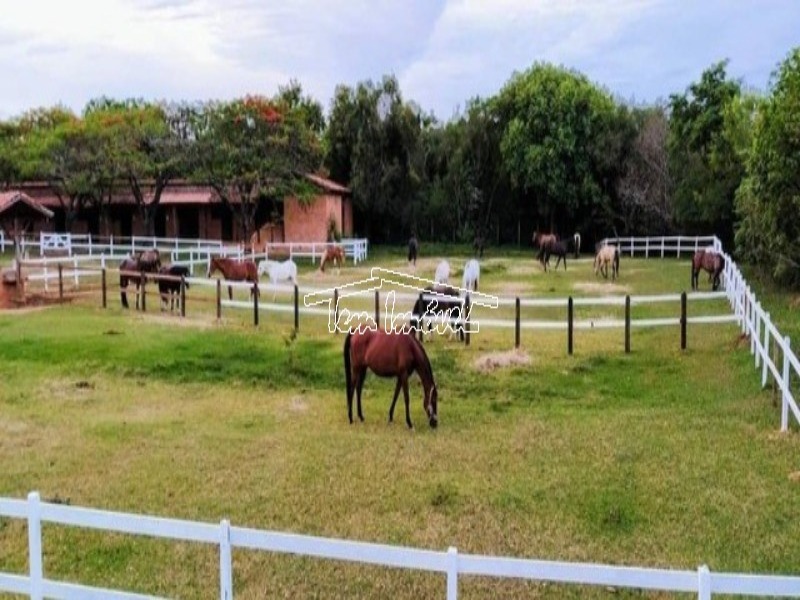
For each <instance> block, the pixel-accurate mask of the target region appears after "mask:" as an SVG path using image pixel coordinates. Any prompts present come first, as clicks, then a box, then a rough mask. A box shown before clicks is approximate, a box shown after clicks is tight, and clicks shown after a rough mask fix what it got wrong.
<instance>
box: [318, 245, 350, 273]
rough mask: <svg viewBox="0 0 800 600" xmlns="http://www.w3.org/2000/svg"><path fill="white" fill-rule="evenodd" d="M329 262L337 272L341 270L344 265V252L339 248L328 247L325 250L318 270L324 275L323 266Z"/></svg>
mask: <svg viewBox="0 0 800 600" xmlns="http://www.w3.org/2000/svg"><path fill="white" fill-rule="evenodd" d="M329 262H333V264H334V266H335V267H336V269H337V270H339V269H341V267H342V265H343V264H344V250H343V249H342V247H341V246H329V247H327V248H326V249H325V254H324V256H323V257H322V262H321V263H319V270H320V271H322V272H323V273H324V272H325V265H326V264H328V263H329Z"/></svg>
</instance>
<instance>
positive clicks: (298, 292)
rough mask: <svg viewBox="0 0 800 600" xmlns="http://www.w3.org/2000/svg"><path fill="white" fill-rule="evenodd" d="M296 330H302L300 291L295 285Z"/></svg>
mask: <svg viewBox="0 0 800 600" xmlns="http://www.w3.org/2000/svg"><path fill="white" fill-rule="evenodd" d="M294 330H295V331H299V330H300V290H299V288H298V287H297V284H296V283H295V284H294Z"/></svg>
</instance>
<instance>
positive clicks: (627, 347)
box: [625, 296, 631, 354]
mask: <svg viewBox="0 0 800 600" xmlns="http://www.w3.org/2000/svg"><path fill="white" fill-rule="evenodd" d="M630 353H631V297H630V296H625V354H630Z"/></svg>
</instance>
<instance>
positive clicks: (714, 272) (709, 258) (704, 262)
mask: <svg viewBox="0 0 800 600" xmlns="http://www.w3.org/2000/svg"><path fill="white" fill-rule="evenodd" d="M724 268H725V259H724V258H722V255H720V254H717V253H716V252H714V251H713V250H698V251H697V252H695V253H694V256H693V257H692V289H693V290H696V289H697V288H698V282H697V279H698V277H699V275H700V270H701V269H705V270H706V271H708V273H709V276H710V277H713V283H712V284H711V289H712V290H714V291H715V292H716V291H717V288H718V287H719V276H720V274H721V273H722V270H723V269H724Z"/></svg>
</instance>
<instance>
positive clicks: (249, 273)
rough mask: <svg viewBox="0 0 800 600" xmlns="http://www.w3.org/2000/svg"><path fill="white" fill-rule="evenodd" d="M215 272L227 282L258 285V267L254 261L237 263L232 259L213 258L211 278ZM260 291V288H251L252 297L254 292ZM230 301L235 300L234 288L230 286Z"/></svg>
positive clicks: (209, 275)
mask: <svg viewBox="0 0 800 600" xmlns="http://www.w3.org/2000/svg"><path fill="white" fill-rule="evenodd" d="M215 271H219V272H220V273H222V276H223V277H224V278H225V279H226V280H227V281H249V282H250V283H258V267H256V263H254V262H253V261H252V260H244V261H241V262H239V261H236V260H233V259H231V258H223V257H220V256H213V257H211V264H210V265H209V266H208V275H207V277H211V276H212V275H213V274H214V272H215ZM254 290H255V291H256V292H257V291H258V288H257V287H255V288H250V297H251V298H252V297H253V291H254ZM228 299H230V300H233V288H232V287H231V286H228Z"/></svg>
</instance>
